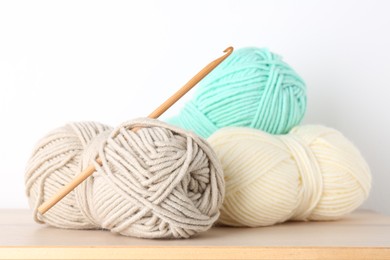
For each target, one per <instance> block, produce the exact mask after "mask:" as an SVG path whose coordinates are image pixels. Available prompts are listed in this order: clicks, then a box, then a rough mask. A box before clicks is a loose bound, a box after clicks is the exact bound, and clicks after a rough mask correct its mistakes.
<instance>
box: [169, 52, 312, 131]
mask: <svg viewBox="0 0 390 260" xmlns="http://www.w3.org/2000/svg"><path fill="white" fill-rule="evenodd" d="M305 111H306V86H305V83H304V82H303V80H302V79H301V78H300V77H299V76H298V74H297V73H296V72H295V71H294V70H293V69H292V68H291V67H290V66H289V65H288V64H287V63H285V62H284V61H283V60H282V58H281V57H280V56H278V55H276V54H274V53H271V52H270V51H268V50H267V49H260V48H254V47H252V48H243V49H239V50H237V51H234V52H233V53H232V54H231V55H230V56H229V57H228V58H227V59H226V60H225V61H224V62H222V63H221V64H220V65H219V66H218V67H217V68H215V69H214V70H213V71H212V72H211V73H210V74H209V75H208V76H206V77H205V78H204V79H203V80H202V81H201V82H199V85H198V86H197V88H196V92H195V96H194V97H193V98H192V100H190V101H189V102H188V103H186V104H185V105H184V107H183V108H182V110H181V111H180V113H179V114H178V115H177V116H175V117H173V118H171V119H168V122H169V123H171V124H174V125H177V126H180V127H182V128H184V129H188V130H192V131H194V132H195V133H197V134H198V135H200V136H202V137H205V138H207V137H209V136H210V135H211V134H212V133H214V132H215V131H217V130H218V129H220V128H222V127H226V126H244V127H251V128H255V129H260V130H264V131H266V132H269V133H272V134H285V133H287V132H288V131H289V130H290V129H291V128H293V127H294V126H296V125H298V124H299V123H300V122H301V120H302V118H303V116H304V114H305Z"/></svg>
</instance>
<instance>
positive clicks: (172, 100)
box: [38, 47, 233, 214]
mask: <svg viewBox="0 0 390 260" xmlns="http://www.w3.org/2000/svg"><path fill="white" fill-rule="evenodd" d="M232 52H233V47H228V48H226V49H225V50H224V53H225V54H224V55H223V56H221V57H219V58H218V59H216V60H214V61H212V62H210V63H209V64H208V65H207V66H206V67H204V68H203V69H202V70H201V71H199V72H198V73H197V74H196V75H195V76H194V77H193V78H192V79H190V80H189V81H188V82H187V83H186V84H185V85H184V86H183V87H182V88H180V89H179V90H178V91H177V92H176V93H175V94H173V95H172V96H171V97H170V98H168V99H167V100H166V101H165V102H164V103H162V104H161V105H160V106H159V107H158V108H157V109H156V110H154V111H153V112H152V113H151V114H150V115H149V116H148V117H149V118H154V119H156V118H158V117H159V116H161V115H162V114H163V113H164V112H165V111H166V110H167V109H169V108H170V107H171V106H172V105H173V104H174V103H175V102H176V101H178V100H179V99H180V98H181V97H182V96H184V94H186V93H187V92H188V91H189V90H190V89H192V88H193V87H194V86H195V85H196V84H198V82H199V81H201V80H202V79H203V78H204V77H205V76H206V75H207V74H209V73H210V72H211V71H212V70H213V69H215V68H216V67H217V66H218V65H219V64H220V63H221V62H222V61H224V60H225V59H226V58H227V57H228V56H229V55H230V54H231V53H232ZM136 130H138V128H134V129H133V131H136ZM96 162H97V163H99V164H100V165H102V161H101V160H100V158H97V159H96ZM95 171H96V169H95V166H94V165H89V166H88V167H87V168H85V170H83V171H82V172H81V173H80V174H78V175H77V176H76V177H75V178H74V179H73V180H72V181H71V182H70V183H68V184H66V185H65V186H64V187H62V188H61V189H60V190H59V191H58V192H57V193H56V194H55V195H54V196H52V197H51V198H50V199H49V200H47V201H46V202H44V203H43V204H42V205H41V206H40V207H39V208H38V212H39V213H41V214H45V213H46V212H47V211H48V210H49V209H50V208H52V207H53V206H54V205H56V204H57V203H58V202H59V201H60V200H61V199H62V198H64V197H65V196H66V195H67V194H68V193H70V192H71V191H72V190H74V189H75V188H76V187H77V186H78V185H79V184H80V183H82V182H83V181H84V180H85V179H87V178H88V177H89V176H91V175H92V174H93V173H94V172H95Z"/></svg>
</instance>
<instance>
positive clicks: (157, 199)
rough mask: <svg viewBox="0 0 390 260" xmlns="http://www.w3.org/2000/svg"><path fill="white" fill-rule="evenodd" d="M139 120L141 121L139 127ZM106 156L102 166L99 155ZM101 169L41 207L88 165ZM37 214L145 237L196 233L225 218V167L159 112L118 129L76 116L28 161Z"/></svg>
mask: <svg viewBox="0 0 390 260" xmlns="http://www.w3.org/2000/svg"><path fill="white" fill-rule="evenodd" d="M134 127H141V128H140V129H139V130H137V131H136V132H133V131H131V129H133V128H134ZM97 157H99V158H100V159H101V160H102V162H103V163H102V166H100V165H99V164H98V163H97V162H96V160H95V159H96V158H97ZM91 163H92V164H93V165H94V166H95V167H96V172H95V173H94V174H93V176H91V177H89V178H88V179H87V180H86V181H84V182H83V183H82V184H81V185H80V186H78V187H77V188H76V189H75V190H74V191H72V192H71V193H70V194H69V195H68V196H66V197H65V198H64V199H63V200H61V201H60V202H59V203H58V204H56V205H55V206H54V207H53V208H52V209H50V210H49V211H48V212H47V213H46V214H44V215H41V214H39V213H38V211H37V208H38V207H39V206H40V205H41V204H42V203H43V202H44V201H46V200H48V199H49V198H50V197H51V196H52V195H53V194H55V193H57V192H58V190H59V189H60V188H61V187H63V186H64V185H65V184H67V183H68V182H70V181H71V179H72V178H73V177H74V176H75V175H76V174H78V173H80V172H81V171H82V170H83V169H85V168H86V167H87V166H88V165H90V164H91ZM25 182H26V191H27V196H28V198H29V202H30V205H31V207H32V208H33V209H34V217H35V219H36V221H39V222H44V223H47V224H49V225H52V226H55V227H60V228H71V229H107V230H111V231H112V232H115V233H120V234H122V235H126V236H134V237H142V238H188V237H190V236H192V235H195V234H197V233H199V232H202V231H206V230H208V229H209V228H210V227H211V226H212V224H213V223H214V222H215V221H216V220H217V219H218V217H219V209H220V207H221V205H222V200H223V197H224V179H223V172H222V168H221V165H220V163H219V161H218V160H217V158H216V155H215V153H214V152H213V150H212V149H211V148H210V146H209V145H208V143H207V142H206V141H205V140H203V139H202V138H200V137H198V136H197V135H195V134H193V133H191V132H187V131H185V130H182V129H180V128H177V127H174V126H171V125H168V124H166V123H163V122H160V121H157V120H152V119H137V120H133V121H130V122H127V123H125V124H122V125H120V126H119V127H117V128H115V129H112V128H111V127H108V126H106V125H103V124H99V123H96V122H80V123H71V124H68V125H66V126H64V127H61V128H58V129H56V130H54V131H52V132H51V133H49V134H48V135H47V136H45V137H44V138H43V139H42V140H41V141H40V142H39V143H38V145H37V147H36V149H35V150H34V152H33V154H32V156H31V159H30V160H29V162H28V165H27V170H26V175H25Z"/></svg>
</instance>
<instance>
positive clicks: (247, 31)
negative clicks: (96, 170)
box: [0, 0, 390, 214]
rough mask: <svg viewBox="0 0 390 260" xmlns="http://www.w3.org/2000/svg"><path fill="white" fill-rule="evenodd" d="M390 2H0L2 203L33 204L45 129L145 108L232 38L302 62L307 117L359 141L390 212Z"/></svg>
mask: <svg viewBox="0 0 390 260" xmlns="http://www.w3.org/2000/svg"><path fill="white" fill-rule="evenodd" d="M389 3H390V2H388V1H372V0H368V1H321V2H320V1H312V0H307V1H274V0H273V1H243V0H237V1H226V0H224V1H199V0H198V1H167V0H164V1H131V2H130V1H127V2H113V1H107V2H98V1H93V2H92V1H91V2H81V1H74V2H72V1H63V2H54V1H46V2H38V1H34V2H32V1H26V2H19V1H9V2H4V1H2V2H0V119H1V128H0V174H1V178H2V181H1V182H0V208H11V207H27V203H26V199H25V193H24V183H23V178H24V167H25V163H26V161H27V159H28V157H29V155H30V152H31V150H32V147H33V146H34V144H35V142H36V141H37V140H38V139H39V138H40V137H42V136H43V135H44V134H45V133H46V132H48V131H49V130H51V129H52V128H55V127H57V126H60V125H63V124H64V123H66V122H68V121H74V120H97V121H101V122H105V123H108V124H111V125H116V124H118V123H120V122H122V121H125V120H127V119H131V118H134V117H138V116H146V115H147V114H148V113H149V112H150V111H152V109H154V108H155V107H156V106H157V105H158V104H159V103H160V102H161V101H163V100H164V99H165V98H166V97H168V96H169V95H170V94H171V93H173V92H174V91H175V90H176V89H177V88H179V87H180V86H181V85H182V84H183V83H185V82H186V81H187V80H188V79H189V78H190V77H191V76H192V75H194V74H195V73H196V72H197V71H198V70H199V69H201V68H202V67H203V66H204V65H206V64H207V63H208V62H209V61H211V60H212V59H214V58H216V57H218V56H219V55H221V54H222V50H223V49H224V48H225V47H227V46H228V45H233V46H235V47H236V48H239V47H245V46H259V47H269V48H270V49H271V50H272V51H274V52H277V53H279V54H282V55H283V57H284V58H285V60H286V61H287V62H288V63H290V64H291V65H292V66H293V67H294V68H295V69H296V70H297V71H298V72H299V73H300V74H301V76H302V77H303V78H304V79H305V81H306V82H307V85H308V102H309V103H308V110H307V116H306V120H305V122H306V123H321V124H325V125H328V126H332V127H334V128H337V129H339V130H341V131H342V132H344V134H345V135H346V136H348V137H349V138H350V139H351V140H352V141H353V142H354V143H355V144H356V145H357V146H358V147H359V148H360V149H361V151H362V153H363V154H364V155H365V156H366V158H367V160H368V162H369V164H370V166H371V169H372V174H373V180H374V181H373V182H374V183H373V189H372V193H371V197H370V199H369V200H368V201H367V203H366V204H365V205H364V207H366V208H371V209H375V210H377V211H381V212H384V213H387V214H390V204H389V198H390V163H389V160H390V141H389V137H390V115H389V111H390V102H389V97H390V81H389V73H390V49H389V46H390V16H389V14H388V11H389V10H390V4H389ZM188 98H189V97H188V96H187V97H185V99H184V100H182V101H181V103H182V102H184V101H185V100H188ZM179 107H180V104H178V105H177V106H175V107H174V108H173V109H171V111H169V113H168V115H172V114H174V113H175V112H176V111H177V110H178V108H179Z"/></svg>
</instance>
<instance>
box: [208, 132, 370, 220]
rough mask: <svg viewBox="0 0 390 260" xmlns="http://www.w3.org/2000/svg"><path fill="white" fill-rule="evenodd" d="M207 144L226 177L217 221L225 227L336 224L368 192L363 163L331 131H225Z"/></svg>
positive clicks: (341, 138)
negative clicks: (296, 222)
mask: <svg viewBox="0 0 390 260" xmlns="http://www.w3.org/2000/svg"><path fill="white" fill-rule="evenodd" d="M208 141H209V143H210V144H211V146H212V147H213V148H214V150H215V152H216V154H217V156H218V158H219V159H220V161H221V163H222V167H223V170H224V174H225V181H226V196H225V200H224V203H223V206H222V209H221V217H220V219H219V222H221V223H223V224H226V225H230V226H250V227H257V226H269V225H273V224H276V223H281V222H284V221H287V220H335V219H339V218H341V217H342V216H343V215H345V214H347V213H349V212H351V211H353V210H355V209H356V208H357V207H359V206H360V205H361V204H362V202H363V201H364V200H365V199H366V198H367V196H368V194H369V191H370V186H371V175H370V170H369V167H368V165H367V163H366V161H365V160H364V158H363V157H362V155H361V154H360V152H359V151H358V150H357V148H356V147H355V146H354V145H353V144H352V143H351V142H350V141H348V140H347V139H346V138H345V137H344V136H343V135H342V134H341V133H340V132H338V131H336V130H334V129H331V128H327V127H324V126H312V125H307V126H297V127H295V128H293V129H292V130H291V131H290V133H289V134H287V135H279V136H278V135H276V136H274V135H270V134H268V133H265V132H262V131H259V130H255V129H250V128H238V127H235V128H224V129H221V130H219V131H217V132H216V133H215V134H213V135H212V136H211V137H210V138H209V139H208Z"/></svg>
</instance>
